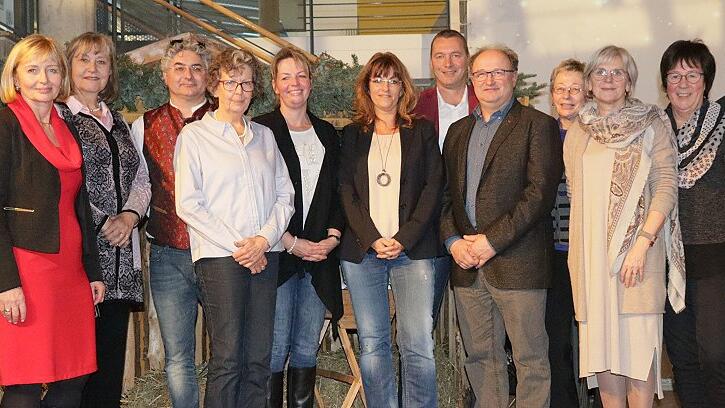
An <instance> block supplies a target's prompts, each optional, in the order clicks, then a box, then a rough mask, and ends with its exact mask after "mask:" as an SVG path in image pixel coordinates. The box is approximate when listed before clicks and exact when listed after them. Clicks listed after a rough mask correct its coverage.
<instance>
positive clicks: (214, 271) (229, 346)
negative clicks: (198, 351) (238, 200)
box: [194, 252, 279, 408]
mask: <svg viewBox="0 0 725 408" xmlns="http://www.w3.org/2000/svg"><path fill="white" fill-rule="evenodd" d="M266 256H267V267H266V268H265V269H264V270H263V271H262V272H260V273H257V274H254V275H252V273H251V272H250V271H249V269H247V268H244V267H242V266H240V265H239V264H238V263H237V262H236V261H234V259H233V258H232V257H231V256H229V257H223V258H202V259H199V260H198V261H196V263H195V264H194V266H195V268H196V274H197V276H198V277H199V285H200V287H201V293H202V298H203V302H202V303H203V305H204V316H205V317H206V323H207V329H208V331H209V337H210V339H211V358H210V359H209V374H208V376H207V383H206V395H205V397H204V406H205V408H247V407H249V408H259V407H264V406H265V400H266V396H267V389H268V382H269V379H270V369H269V362H270V357H271V353H272V335H273V333H274V305H275V298H276V297H277V270H278V268H279V253H277V252H268V253H267V254H266Z"/></svg>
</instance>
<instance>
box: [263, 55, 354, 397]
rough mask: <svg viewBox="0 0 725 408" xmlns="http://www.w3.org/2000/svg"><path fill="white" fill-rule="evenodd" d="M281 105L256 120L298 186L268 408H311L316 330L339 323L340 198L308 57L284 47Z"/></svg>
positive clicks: (335, 153) (335, 155) (277, 87)
mask: <svg viewBox="0 0 725 408" xmlns="http://www.w3.org/2000/svg"><path fill="white" fill-rule="evenodd" d="M270 67H271V71H272V88H273V89H274V93H275V94H276V95H277V100H278V102H279V106H278V107H277V109H275V110H274V111H272V112H270V113H267V114H265V115H262V116H259V117H257V118H254V121H255V122H259V123H261V124H263V125H265V126H268V127H269V128H270V129H272V132H274V137H275V138H276V140H277V145H278V146H279V149H280V151H281V152H282V157H283V158H284V161H285V163H287V169H288V171H289V174H290V178H291V179H292V184H293V185H294V187H295V213H294V215H293V216H292V220H291V221H290V223H289V226H288V228H287V231H286V232H285V233H284V235H282V244H283V245H284V248H285V250H286V252H282V254H281V255H280V261H279V265H280V266H279V277H278V279H277V284H278V285H279V286H278V287H277V307H276V311H275V322H274V343H273V345H272V385H271V390H270V392H271V395H270V405H268V406H269V407H275V408H276V407H279V408H281V407H282V389H283V374H284V373H283V372H284V368H285V364H286V363H287V361H288V359H289V365H288V367H287V406H288V407H300V408H301V407H310V408H312V401H313V393H314V388H315V372H316V366H317V349H318V348H319V339H320V330H321V329H322V325H323V323H324V321H325V310H329V311H330V313H331V314H332V324H333V327H335V325H336V324H337V321H338V320H339V319H340V317H341V316H342V295H341V291H340V262H339V260H338V258H337V254H336V253H335V252H333V250H334V249H335V248H336V247H337V245H338V244H339V242H340V236H341V235H342V229H343V225H344V221H345V219H344V216H343V215H342V206H341V205H340V199H339V194H338V191H337V187H338V183H337V168H338V161H339V155H340V154H339V153H340V145H339V137H338V136H337V131H336V130H335V128H334V127H332V125H331V124H329V123H328V122H325V121H324V120H321V119H319V118H318V117H317V116H315V115H313V114H312V112H310V111H309V110H308V106H307V99H308V98H309V96H310V92H311V90H312V78H311V74H312V69H311V66H310V63H309V61H308V60H307V58H306V57H305V56H304V55H303V54H302V53H301V52H299V51H296V50H294V49H292V48H283V49H281V50H280V51H279V52H278V53H277V55H275V56H274V60H273V61H272V64H271V65H270Z"/></svg>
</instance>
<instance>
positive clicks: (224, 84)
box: [217, 79, 254, 92]
mask: <svg viewBox="0 0 725 408" xmlns="http://www.w3.org/2000/svg"><path fill="white" fill-rule="evenodd" d="M217 82H219V83H220V84H222V88H224V90H226V91H229V92H236V91H237V88H239V87H240V86H241V87H242V91H244V92H254V81H242V82H239V81H235V80H233V79H220V80H219V81H217ZM231 83H234V88H233V89H229V88H228V87H227V84H231ZM247 84H249V85H247ZM245 86H246V87H247V88H250V89H246V88H245Z"/></svg>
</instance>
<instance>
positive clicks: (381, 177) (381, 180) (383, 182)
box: [375, 129, 395, 187]
mask: <svg viewBox="0 0 725 408" xmlns="http://www.w3.org/2000/svg"><path fill="white" fill-rule="evenodd" d="M377 136H378V152H379V153H380V162H381V163H382V165H383V170H382V171H381V172H380V173H378V176H377V177H376V178H375V181H377V183H378V185H380V186H381V187H385V186H387V185H389V184H390V181H391V180H392V179H391V178H390V174H388V172H387V171H386V170H385V167H386V166H387V164H388V155H389V154H390V148H391V147H392V145H393V137H395V129H393V134H392V135H390V142H389V143H388V148H387V149H386V150H385V159H383V148H382V147H381V146H380V144H381V143H380V135H379V134H378V135H377Z"/></svg>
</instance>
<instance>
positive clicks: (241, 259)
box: [174, 48, 294, 408]
mask: <svg viewBox="0 0 725 408" xmlns="http://www.w3.org/2000/svg"><path fill="white" fill-rule="evenodd" d="M207 88H208V90H209V92H211V93H212V95H214V97H215V98H217V99H218V106H219V108H218V109H217V110H215V111H214V112H208V113H206V114H205V115H204V117H203V118H202V119H201V120H199V121H196V122H193V123H191V124H188V125H186V126H185V127H184V128H183V129H182V130H181V133H180V134H179V139H178V141H177V143H176V152H175V155H174V175H175V178H176V185H175V192H176V212H177V214H178V215H179V217H180V218H181V219H182V220H183V221H184V222H185V223H186V225H187V229H188V231H189V239H190V242H191V255H192V260H193V261H194V269H195V272H196V275H197V278H198V280H199V286H200V288H201V295H202V306H203V308H204V316H205V318H206V323H207V329H208V331H209V337H210V338H211V359H210V360H209V374H208V377H207V386H206V396H205V399H204V401H205V402H204V406H205V407H206V408H233V407H234V408H236V407H254V408H257V407H263V406H265V404H266V396H267V387H268V382H269V380H270V374H271V373H270V368H269V363H270V355H271V350H272V333H273V329H274V308H275V299H276V294H277V271H278V267H279V253H280V252H281V251H282V250H283V246H282V242H281V241H280V238H281V237H282V234H284V232H285V231H286V229H287V224H288V223H289V220H290V218H291V217H292V213H293V212H294V206H293V197H294V189H293V187H292V182H291V181H290V178H289V175H288V173H287V167H286V166H285V162H284V159H283V158H282V155H281V153H280V152H279V149H277V143H276V142H275V139H274V135H273V134H272V131H271V130H270V129H269V128H267V127H265V126H263V125H260V124H259V123H255V122H251V121H249V120H248V119H247V118H246V117H245V116H244V113H245V112H246V111H247V109H248V108H249V103H250V102H251V100H252V97H254V96H255V95H257V94H258V92H259V90H260V89H261V78H260V67H259V62H258V61H257V59H256V58H255V57H254V56H253V55H251V54H250V53H248V52H246V51H243V50H236V49H233V48H229V49H226V50H224V51H222V52H221V53H219V54H218V55H217V56H215V57H214V59H213V61H212V63H211V65H210V66H209V74H208V86H207Z"/></svg>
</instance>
